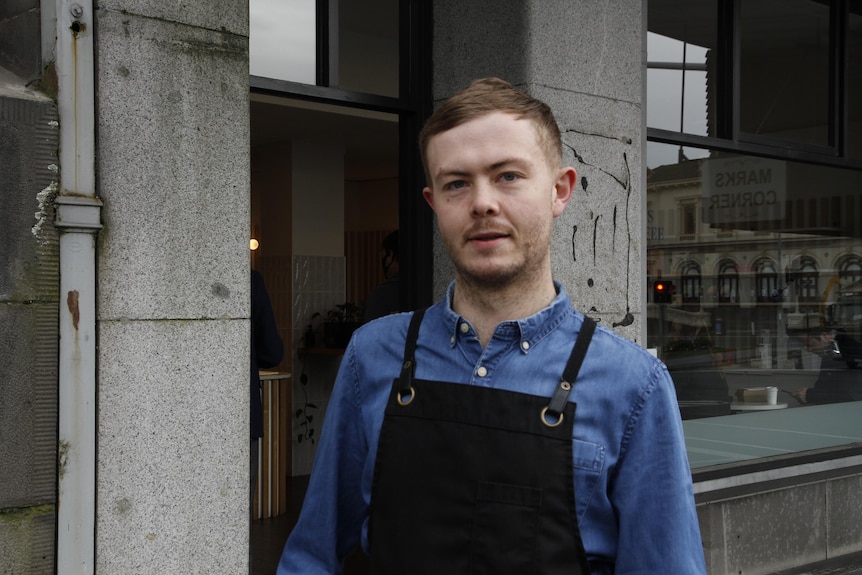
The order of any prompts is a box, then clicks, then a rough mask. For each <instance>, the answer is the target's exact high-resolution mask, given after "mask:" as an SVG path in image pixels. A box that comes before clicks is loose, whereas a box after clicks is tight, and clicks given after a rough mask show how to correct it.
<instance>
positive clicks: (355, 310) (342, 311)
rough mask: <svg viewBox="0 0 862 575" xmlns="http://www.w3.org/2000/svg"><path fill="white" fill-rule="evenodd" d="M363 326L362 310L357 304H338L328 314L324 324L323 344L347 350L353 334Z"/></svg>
mask: <svg viewBox="0 0 862 575" xmlns="http://www.w3.org/2000/svg"><path fill="white" fill-rule="evenodd" d="M360 325H362V308H361V307H360V306H358V305H356V304H355V303H351V302H344V303H342V304H338V305H336V306H335V307H333V308H332V309H330V310H329V311H328V312H326V318H325V319H324V322H323V343H324V345H326V347H334V348H345V347H347V343H348V342H349V341H350V336H352V335H353V332H354V331H356V329H357V328H358V327H359V326H360Z"/></svg>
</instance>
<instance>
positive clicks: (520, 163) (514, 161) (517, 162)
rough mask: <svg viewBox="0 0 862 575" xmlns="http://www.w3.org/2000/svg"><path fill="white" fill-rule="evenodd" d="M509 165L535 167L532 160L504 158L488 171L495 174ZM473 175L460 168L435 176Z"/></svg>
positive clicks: (439, 171) (438, 173)
mask: <svg viewBox="0 0 862 575" xmlns="http://www.w3.org/2000/svg"><path fill="white" fill-rule="evenodd" d="M509 165H515V166H526V167H531V166H532V165H533V162H531V161H530V160H527V159H525V158H517V157H512V158H504V159H502V160H500V161H497V162H494V163H493V164H491V165H490V166H488V169H489V170H490V171H492V172H493V171H496V170H499V169H501V168H504V167H506V166H509ZM471 173H472V172H470V171H468V170H462V169H459V168H452V169H442V170H438V171H437V172H436V173H435V174H434V177H435V178H445V177H463V176H469V175H470V174H471Z"/></svg>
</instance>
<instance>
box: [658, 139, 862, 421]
mask: <svg viewBox="0 0 862 575" xmlns="http://www.w3.org/2000/svg"><path fill="white" fill-rule="evenodd" d="M647 146H648V153H647V156H648V158H658V159H659V161H660V162H661V161H666V160H668V159H671V161H667V162H666V163H659V164H654V165H651V167H650V168H649V170H648V175H647V219H648V224H647V226H648V227H647V273H648V286H649V290H650V294H649V297H648V300H649V303H648V305H647V311H648V327H647V330H648V334H647V344H648V346H649V347H654V348H656V349H657V350H658V353H659V357H660V358H661V359H662V360H663V361H664V362H665V363H666V364H667V366H668V368H669V369H670V371H671V373H672V375H673V378H674V382H675V384H676V386H677V396H678V399H679V402H680V407H681V411H682V414H683V417H684V418H687V419H688V418H695V417H708V416H713V415H723V414H729V413H732V412H734V411H742V410H772V409H784V408H793V407H800V406H802V405H805V404H810V403H821V402H835V401H855V400H862V370H860V369H858V364H859V363H860V362H862V344H860V342H862V198H860V196H859V190H860V189H862V173H860V172H858V171H851V170H842V169H838V168H830V167H823V166H815V165H809V164H802V163H797V162H789V161H783V160H773V159H766V158H758V157H753V156H745V155H741V154H730V153H726V152H717V151H710V150H694V149H689V148H685V149H682V148H679V147H677V146H670V145H666V144H659V143H655V142H649V143H648V144H647ZM689 155H691V156H692V158H689V157H688V156H689ZM658 280H661V282H662V284H663V285H664V286H667V285H670V291H671V295H670V297H669V298H666V297H665V296H662V295H660V294H658V293H657V292H654V286H655V285H656V282H657V281H658ZM668 300H669V301H668ZM665 302H666V303H665ZM768 388H775V389H774V391H771V395H770V393H767V392H768Z"/></svg>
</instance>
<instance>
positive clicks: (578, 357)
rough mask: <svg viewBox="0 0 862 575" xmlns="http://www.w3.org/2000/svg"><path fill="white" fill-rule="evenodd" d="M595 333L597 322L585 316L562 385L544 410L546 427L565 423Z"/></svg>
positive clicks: (543, 417) (543, 416)
mask: <svg viewBox="0 0 862 575" xmlns="http://www.w3.org/2000/svg"><path fill="white" fill-rule="evenodd" d="M595 331H596V321H595V320H594V319H593V318H591V317H589V316H584V323H583V324H582V325H581V331H580V333H579V334H578V339H577V341H576V342H575V345H574V347H573V348H572V353H571V355H570V356H569V361H568V363H567V364H566V369H565V371H564V372H563V379H561V380H560V385H558V386H557V389H556V391H554V395H553V397H551V402H550V403H549V404H548V406H547V407H546V408H545V409H544V410H542V421H543V422H544V423H545V425H548V426H550V427H556V426H557V425H559V424H560V423H561V422H562V421H563V410H565V408H566V404H567V403H568V402H569V394H570V393H571V392H572V383H574V382H575V380H576V379H577V378H578V372H579V371H580V370H581V364H583V363H584V357H585V356H586V355H587V347H589V345H590V341H591V340H592V339H593V333H594V332H595Z"/></svg>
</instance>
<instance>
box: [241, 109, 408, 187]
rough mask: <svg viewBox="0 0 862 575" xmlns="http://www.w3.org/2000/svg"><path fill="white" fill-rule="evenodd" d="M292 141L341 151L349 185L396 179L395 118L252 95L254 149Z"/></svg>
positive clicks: (396, 142)
mask: <svg viewBox="0 0 862 575" xmlns="http://www.w3.org/2000/svg"><path fill="white" fill-rule="evenodd" d="M294 140H295V141H304V142H312V143H318V144H327V145H331V146H343V147H344V179H345V180H347V181H368V180H381V179H390V178H397V177H398V121H397V117H396V116H394V115H391V114H380V113H370V112H364V111H362V110H356V109H351V108H337V107H335V106H321V105H314V104H310V103H307V102H301V101H296V100H288V99H286V98H281V99H277V98H267V97H258V96H255V95H252V101H251V147H252V149H254V148H255V147H258V146H268V145H273V144H275V143H277V142H289V141H294Z"/></svg>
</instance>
